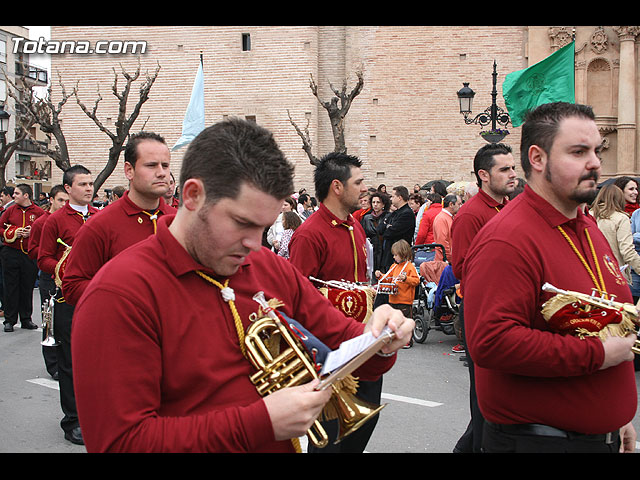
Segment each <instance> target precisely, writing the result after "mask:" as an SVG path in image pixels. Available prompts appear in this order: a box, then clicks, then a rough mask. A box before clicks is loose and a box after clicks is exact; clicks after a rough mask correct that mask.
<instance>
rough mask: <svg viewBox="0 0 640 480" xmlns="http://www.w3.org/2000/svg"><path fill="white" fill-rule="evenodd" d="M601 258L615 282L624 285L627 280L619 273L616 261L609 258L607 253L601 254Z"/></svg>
mask: <svg viewBox="0 0 640 480" xmlns="http://www.w3.org/2000/svg"><path fill="white" fill-rule="evenodd" d="M602 260H603V261H604V264H605V266H606V267H607V270H609V273H610V274H611V275H612V276H613V278H614V279H615V280H616V283H617V284H618V285H626V284H627V281H626V280H625V279H624V277H623V276H622V275H621V274H620V269H619V268H618V265H617V264H616V262H614V261H613V260H612V259H611V257H610V256H609V255H607V254H605V255H603V256H602Z"/></svg>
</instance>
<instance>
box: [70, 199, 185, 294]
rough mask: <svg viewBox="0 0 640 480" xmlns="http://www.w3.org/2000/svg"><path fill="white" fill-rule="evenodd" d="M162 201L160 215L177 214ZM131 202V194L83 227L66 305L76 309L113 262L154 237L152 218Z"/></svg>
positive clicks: (73, 252)
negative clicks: (98, 275)
mask: <svg viewBox="0 0 640 480" xmlns="http://www.w3.org/2000/svg"><path fill="white" fill-rule="evenodd" d="M175 211H176V210H175V209H174V208H173V207H170V206H169V205H167V204H166V203H164V200H163V199H162V198H160V204H159V206H158V210H157V215H158V218H161V217H162V215H166V214H171V213H175ZM154 213H156V212H155V211H154V212H146V213H145V211H144V210H143V209H142V208H140V207H138V206H137V205H136V204H135V203H133V202H132V201H131V199H130V198H129V192H128V191H127V192H125V194H124V195H123V196H122V198H120V199H119V200H117V201H115V202H114V203H112V204H110V205H109V206H107V207H105V208H104V209H103V210H101V211H100V213H99V214H98V215H96V216H95V218H92V219H91V222H88V223H87V224H86V225H84V226H83V227H82V228H81V229H80V230H79V231H78V234H77V236H76V240H75V242H74V245H73V248H72V249H71V253H70V254H69V256H68V257H67V266H66V270H65V274H64V279H63V282H62V291H63V293H64V297H65V299H66V301H67V303H69V304H71V305H75V304H77V303H78V300H80V297H81V295H82V293H83V292H84V290H85V288H86V286H87V285H88V284H89V281H90V280H91V279H92V278H93V276H94V275H95V274H96V272H97V271H98V270H100V268H101V267H102V266H103V265H104V264H105V263H107V261H109V260H110V259H111V258H113V257H115V256H116V255H117V254H118V253H120V252H122V251H123V250H124V249H126V248H128V247H130V246H131V245H133V244H135V243H137V242H139V241H141V240H144V239H145V238H147V237H148V236H149V235H152V234H153V233H154V225H153V222H152V221H151V218H150V215H153V214H154Z"/></svg>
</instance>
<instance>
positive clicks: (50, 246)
mask: <svg viewBox="0 0 640 480" xmlns="http://www.w3.org/2000/svg"><path fill="white" fill-rule="evenodd" d="M98 212H99V210H98V209H97V208H95V207H93V206H91V205H88V206H87V211H86V213H85V214H83V213H81V212H79V211H77V210H75V209H74V208H73V207H72V206H71V205H70V204H69V202H67V203H65V205H64V206H63V207H62V208H60V209H59V210H57V211H56V212H54V213H52V214H51V215H49V217H48V219H47V221H46V223H45V225H44V227H43V229H42V235H41V237H40V247H39V249H38V267H40V270H42V271H43V272H45V273H47V274H49V275H51V276H52V277H54V278H55V276H56V266H57V265H58V263H59V262H60V261H61V259H62V257H63V254H64V252H65V250H66V248H67V246H70V247H73V244H74V239H75V237H76V234H77V232H78V231H79V230H80V228H81V227H82V226H83V225H84V224H85V222H86V221H88V220H92V218H91V217H93V216H94V215H96V214H97V213H98ZM58 239H60V240H61V241H62V242H64V244H62V243H60V242H59V241H58ZM72 250H73V248H72ZM67 258H68V257H67ZM63 271H64V270H63V268H62V266H60V267H59V273H58V276H60V277H62V278H63V273H62V272H63ZM53 315H54V332H53V333H54V336H55V339H56V341H57V342H58V343H59V345H58V346H57V347H56V354H57V361H58V384H59V386H60V406H61V407H62V412H63V413H64V417H63V418H62V420H61V421H60V426H61V427H62V430H64V432H65V437H67V439H69V440H71V441H73V442H74V443H81V442H82V438H81V436H80V435H79V433H78V431H77V429H78V426H79V423H78V412H77V409H76V401H75V394H74V389H73V371H72V361H71V320H72V318H73V306H72V305H69V304H67V303H66V302H65V300H64V298H63V296H62V294H61V292H60V291H57V292H56V301H55V304H54V313H53ZM74 430H75V432H74Z"/></svg>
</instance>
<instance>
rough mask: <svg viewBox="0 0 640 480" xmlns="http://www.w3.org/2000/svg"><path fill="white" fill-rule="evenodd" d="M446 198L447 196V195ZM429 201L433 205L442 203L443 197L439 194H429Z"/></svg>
mask: <svg viewBox="0 0 640 480" xmlns="http://www.w3.org/2000/svg"><path fill="white" fill-rule="evenodd" d="M445 196H446V195H445ZM427 200H429V201H430V202H431V203H442V195H440V194H439V193H431V192H429V193H427Z"/></svg>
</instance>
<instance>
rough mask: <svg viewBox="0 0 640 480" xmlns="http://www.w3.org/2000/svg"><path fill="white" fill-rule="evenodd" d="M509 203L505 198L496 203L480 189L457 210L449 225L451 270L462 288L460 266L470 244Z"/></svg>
mask: <svg viewBox="0 0 640 480" xmlns="http://www.w3.org/2000/svg"><path fill="white" fill-rule="evenodd" d="M508 202H509V200H507V198H506V197H505V199H504V201H503V202H502V203H498V202H496V201H495V200H494V199H493V198H491V197H490V196H489V195H488V194H487V193H486V192H485V191H484V190H482V189H480V190H479V191H478V193H476V194H475V195H474V196H473V197H471V198H470V199H469V200H467V201H466V202H465V203H464V204H463V205H462V206H461V207H460V210H458V213H456V216H455V217H454V218H453V224H452V225H451V251H452V254H451V259H450V260H451V268H452V270H453V274H454V275H455V277H456V278H458V279H460V283H461V288H462V283H463V282H462V273H463V272H462V265H463V264H464V259H465V257H466V255H467V251H468V250H469V247H471V242H472V241H473V239H474V237H475V236H476V234H477V233H478V232H479V231H480V229H481V228H482V227H483V226H484V225H486V223H487V222H488V221H489V220H491V219H492V218H493V217H495V216H496V215H497V214H498V212H499V211H500V210H502V208H503V207H504V206H505V205H506V204H507V203H508Z"/></svg>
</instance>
